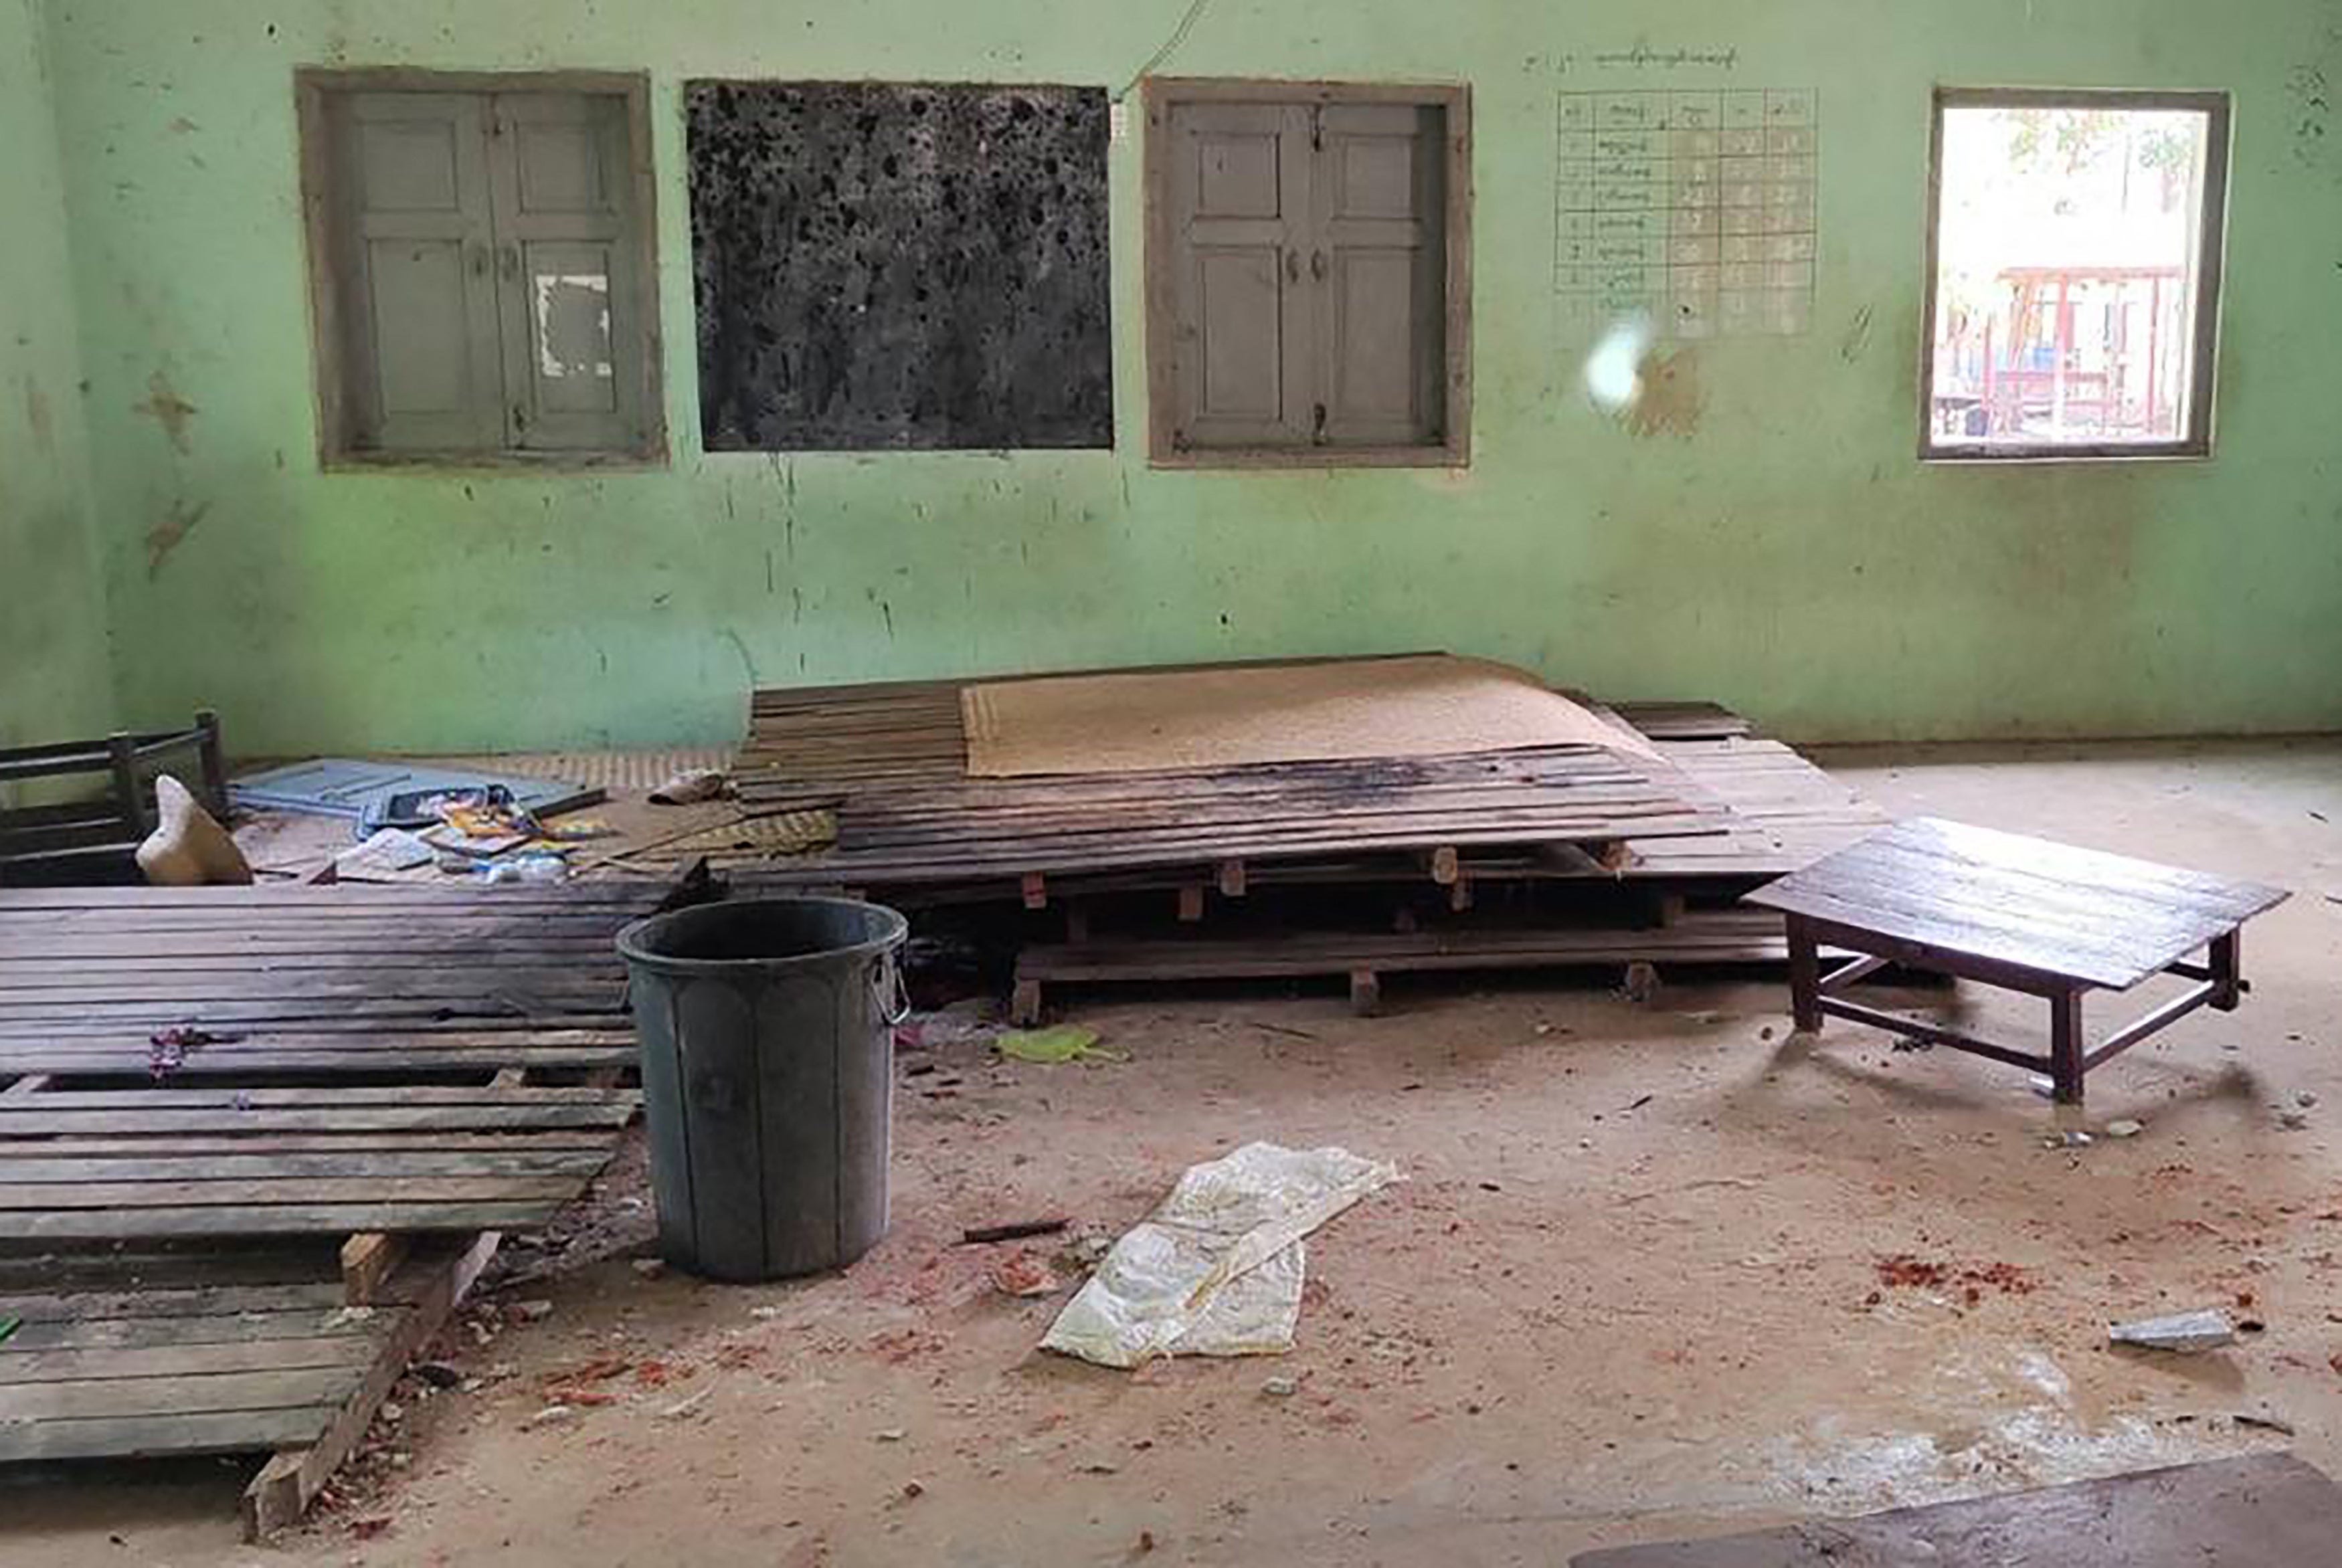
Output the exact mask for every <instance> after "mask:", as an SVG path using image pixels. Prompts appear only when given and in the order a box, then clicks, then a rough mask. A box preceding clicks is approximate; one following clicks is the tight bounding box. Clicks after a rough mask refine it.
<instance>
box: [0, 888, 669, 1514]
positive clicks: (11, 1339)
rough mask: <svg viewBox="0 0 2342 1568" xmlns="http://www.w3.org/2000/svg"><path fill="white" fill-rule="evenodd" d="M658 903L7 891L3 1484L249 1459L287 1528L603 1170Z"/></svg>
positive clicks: (0, 1287) (549, 892) (1, 1199)
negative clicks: (633, 994) (513, 1242)
mask: <svg viewBox="0 0 2342 1568" xmlns="http://www.w3.org/2000/svg"><path fill="white" fill-rule="evenodd" d="M668 894H669V889H668V888H666V886H664V885H662V884H650V883H633V884H616V883H610V884H590V885H586V886H554V887H537V886H524V887H509V888H484V889H473V890H468V891H461V892H451V891H442V890H439V889H425V888H408V887H334V886H326V887H254V888H206V889H148V888H57V889H38V890H35V889H15V890H0V1085H5V1086H0V1322H5V1321H6V1320H8V1319H15V1320H17V1323H18V1326H17V1327H16V1328H15V1330H14V1331H13V1332H12V1333H9V1334H8V1335H7V1336H6V1337H5V1339H0V1462H5V1461H11V1460H57V1459H75V1458H96V1457H120V1456H125V1455H138V1454H163V1453H230V1452H243V1451H261V1452H271V1451H273V1452H274V1453H275V1458H274V1459H272V1460H271V1461H270V1463H269V1464H268V1466H267V1468H266V1469H265V1470H264V1471H263V1472H262V1473H261V1475H260V1477H259V1479H258V1480H257V1481H256V1482H255V1485H254V1487H253V1489H252V1491H251V1492H250V1493H247V1496H246V1513H247V1520H248V1522H249V1523H250V1524H251V1525H252V1526H253V1527H254V1528H255V1530H257V1529H262V1528H266V1527H269V1526H273V1525H275V1524H278V1523H285V1521H287V1520H289V1519H290V1518H293V1517H296V1516H297V1515H298V1513H300V1511H301V1510H302V1509H303V1508H304V1507H305V1505H306V1504H307V1503H308V1501H309V1499H310V1498H311V1497H313V1496H314V1495H315V1492H316V1491H317V1489H318V1488H319V1487H320V1486H321V1485H323V1483H324V1482H325V1478H326V1477H327V1476H328V1475H329V1474H330V1473H332V1471H333V1469H334V1468H335V1465H337V1464H338V1463H340V1461H341V1459H342V1458H343V1457H344V1456H345V1454H346V1453H347V1452H348V1450H349V1449H350V1448H351V1447H352V1446H353V1445H354V1444H355V1443H356V1442H357V1441H358V1439H359V1438H360V1437H361V1436H362V1435H363V1434H364V1433H365V1427H366V1424H367V1422H368V1421H369V1420H370V1419H371V1416H372V1413H373V1411H374V1408H375V1404H376V1403H379V1402H380V1400H381V1399H382V1398H383V1396H384V1395H385V1393H387V1392H388V1390H389V1388H390V1386H391V1384H392V1383H393V1382H394V1381H395V1379H396V1377H397V1376H398V1374H399V1373H400V1371H401V1370H402V1369H403V1367H404V1365H405V1360H406V1358H407V1357H408V1356H409V1355H411V1354H412V1353H415V1350H416V1349H418V1348H419V1347H420V1346H421V1345H422V1343H424V1342H425V1340H427V1339H428V1337H429V1336H430V1335H431V1334H432V1333H435V1332H436V1331H437V1329H438V1327H439V1326H440V1324H441V1323H444V1322H445V1318H446V1315H447V1313H449V1312H450V1311H451V1310H452V1309H453V1307H454V1306H455V1303H456V1302H457V1301H459V1300H460V1299H461V1297H462V1295H463V1293H464V1292H465V1289H467V1288H468V1287H469V1285H470V1283H471V1282H472V1280H473V1278H474V1277H475V1275H476V1274H477V1273H478V1272H479V1270H480V1268H481V1267H482V1266H483V1265H484V1264H485V1262H486V1260H487V1258H488V1256H489V1255H490V1254H491V1253H493V1251H494V1250H495V1243H496V1239H497V1236H498V1234H499V1233H501V1232H503V1231H505V1230H508V1229H517V1228H523V1227H529V1226H535V1225H540V1224H542V1223H545V1221H546V1220H547V1219H549V1218H550V1217H551V1216H552V1215H553V1214H554V1213H555V1211H556V1210H558V1209H559V1208H560V1207H561V1205H563V1204H564V1203H567V1202H569V1201H571V1200H573V1199H575V1197H577V1196H578V1195H579V1194H580V1193H582V1192H583V1191H584V1189H585V1187H586V1183H588V1182H589V1181H590V1180H591V1179H592V1178H593V1176H594V1175H595V1174H596V1172H598V1171H599V1170H600V1169H601V1168H602V1166H603V1165H604V1164H606V1162H607V1160H608V1159H609V1157H610V1155H611V1154H612V1153H614V1152H615V1150H616V1146H617V1140H618V1138H619V1136H620V1135H621V1134H622V1132H623V1130H624V1128H625V1127H626V1124H627V1123H628V1122H629V1121H630V1120H631V1119H632V1117H633V1115H634V1114H635V1112H636V1104H637V1100H638V1096H637V1094H636V1093H635V1092H634V1091H632V1090H629V1089H626V1088H622V1087H619V1086H618V1084H617V1078H618V1075H619V1074H621V1073H622V1072H624V1071H626V1070H628V1069H630V1068H631V1067H632V1065H633V1062H634V1048H633V1034H632V1031H631V1027H630V1024H629V1023H628V1019H627V1015H626V979H625V974H624V971H623V968H622V966H621V964H620V962H619V960H618V958H617V956H616V951H615V948H614V946H613V940H614V938H615V936H616V933H617V931H618V929H619V927H620V926H622V925H624V924H626V922H628V921H630V920H633V919H636V918H638V917H640V916H642V915H645V914H650V913H652V912H653V911H654V910H655V909H656V907H658V905H659V904H661V903H662V902H663V901H664V900H665V899H666V897H667V896H668Z"/></svg>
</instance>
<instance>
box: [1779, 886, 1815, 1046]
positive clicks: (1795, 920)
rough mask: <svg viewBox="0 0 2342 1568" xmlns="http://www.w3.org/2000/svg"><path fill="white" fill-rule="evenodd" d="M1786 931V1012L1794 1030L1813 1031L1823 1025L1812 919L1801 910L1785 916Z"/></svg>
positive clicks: (1813, 1032)
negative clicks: (1792, 1020)
mask: <svg viewBox="0 0 2342 1568" xmlns="http://www.w3.org/2000/svg"><path fill="white" fill-rule="evenodd" d="M1785 920H1786V924H1787V926H1788V933H1789V1012H1790V1014H1791V1016H1792V1017H1794V1018H1795V1019H1796V1021H1797V1033H1798V1034H1818V1033H1820V1031H1821V1026H1822V961H1821V950H1820V948H1819V946H1818V945H1817V944H1816V943H1815V941H1814V925H1813V922H1812V921H1810V920H1807V918H1806V917H1805V916H1804V915H1802V914H1792V915H1787V916H1786V917H1785Z"/></svg>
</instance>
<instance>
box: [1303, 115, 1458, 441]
mask: <svg viewBox="0 0 2342 1568" xmlns="http://www.w3.org/2000/svg"><path fill="white" fill-rule="evenodd" d="M1445 118H1446V116H1445V115H1443V114H1442V112H1441V111H1440V110H1438V109H1437V108H1433V107H1425V106H1418V105H1396V104H1376V105H1345V104H1329V105H1326V106H1325V107H1324V108H1322V109H1320V110H1319V111H1318V135H1317V144H1318V145H1317V149H1316V179H1315V181H1314V182H1313V185H1314V193H1315V196H1316V202H1315V211H1314V214H1313V217H1314V223H1313V233H1312V235H1311V255H1310V268H1311V273H1312V275H1313V278H1314V279H1315V281H1316V283H1317V285H1318V286H1317V287H1316V288H1315V289H1314V290H1313V291H1312V294H1311V304H1312V306H1313V308H1314V310H1315V312H1316V316H1317V332H1316V342H1317V344H1318V365H1317V391H1316V396H1317V399H1318V400H1319V401H1320V402H1321V403H1323V404H1324V405H1325V409H1326V415H1325V418H1324V419H1323V420H1322V421H1321V422H1320V423H1319V425H1318V431H1317V439H1318V440H1320V441H1321V442H1324V443H1325V444H1329V445H1342V446H1418V445H1433V444H1437V443H1438V442H1440V441H1441V440H1442V439H1443V438H1444V436H1445V434H1446V432H1445V431H1444V430H1443V429H1442V428H1441V425H1442V414H1443V408H1444V404H1445V399H1444V398H1443V396H1442V394H1441V381H1442V379H1443V377H1444V375H1445V374H1446V309H1447V303H1446V246H1445V245H1444V243H1443V241H1444V235H1443V233H1442V229H1443V225H1444V221H1445V214H1446V190H1445V184H1446V182H1445V170H1446V165H1445V160H1444V156H1443V153H1444V148H1443V145H1442V144H1443V139H1444V138H1443V134H1442V133H1443V125H1442V122H1443V121H1444V120H1445Z"/></svg>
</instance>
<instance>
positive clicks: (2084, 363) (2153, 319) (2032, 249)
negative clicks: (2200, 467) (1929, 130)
mask: <svg viewBox="0 0 2342 1568" xmlns="http://www.w3.org/2000/svg"><path fill="white" fill-rule="evenodd" d="M1933 168H1934V178H1933V180H1932V182H1931V184H1930V192H1929V195H1930V210H1929V213H1928V263H1927V268H1928V270H1927V343H1926V348H1925V353H1924V355H1923V360H1922V374H1921V396H1922V401H1923V410H1922V417H1923V420H1924V425H1923V434H1922V438H1921V447H1920V454H1921V455H1922V456H1923V457H1926V458H1934V459H1954V460H1974V459H1992V458H2016V459H2033V460H2039V459H2045V458H2080V457H2201V456H2206V455H2208V454H2210V452H2211V449H2212V394H2213V366H2214V360H2215V357H2216V353H2217V345H2218V337H2219V325H2218V324H2219V306H2220V268H2221V249H2222V242H2223V238H2224V231H2225V227H2226V224H2225V219H2226V213H2227V170H2228V99H2227V95H2225V94H2218V93H2159V92H2089V91H2063V90H2043V89H2031V88H2024V89H1969V88H1943V89H1939V90H1938V91H1937V94H1936V110H1935V141H1934V165H1933Z"/></svg>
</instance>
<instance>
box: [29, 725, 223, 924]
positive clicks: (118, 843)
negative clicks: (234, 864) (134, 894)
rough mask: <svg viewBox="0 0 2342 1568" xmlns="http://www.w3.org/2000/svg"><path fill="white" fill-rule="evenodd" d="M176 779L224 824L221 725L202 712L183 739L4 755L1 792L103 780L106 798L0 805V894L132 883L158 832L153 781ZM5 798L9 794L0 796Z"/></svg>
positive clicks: (181, 733)
mask: <svg viewBox="0 0 2342 1568" xmlns="http://www.w3.org/2000/svg"><path fill="white" fill-rule="evenodd" d="M166 773H167V774H174V775H175V776H176V777H177V778H178V780H179V782H180V783H181V784H185V785H186V786H187V789H188V791H189V792H190V793H191V794H194V795H195V799H196V800H197V801H199V802H201V803H202V804H203V807H204V809H205V811H207V812H210V813H211V814H213V815H214V816H215V817H217V818H219V819H220V820H221V821H222V822H225V821H226V820H227V771H226V768H225V765H224V764H222V761H221V757H220V730H219V715H218V714H215V713H212V712H210V711H209V710H208V709H206V710H205V711H203V712H201V713H198V714H196V715H195V725H194V727H193V728H191V729H185V730H161V731H155V732H154V733H151V734H131V733H130V732H128V731H122V732H119V733H117V734H113V735H109V736H107V737H106V738H105V739H104V740H89V741H65V742H59V743H56V744H49V745H38V746H20V747H17V748H15V749H13V750H6V751H0V786H23V785H27V784H35V783H45V782H49V781H63V780H76V781H82V780H86V779H88V778H90V777H91V776H93V775H98V774H103V775H104V776H105V793H103V794H88V795H86V796H85V798H78V799H70V800H64V801H58V802H54V803H48V804H29V805H16V806H10V805H7V804H0V884H7V883H11V882H39V881H51V880H56V879H57V878H58V877H59V876H62V877H63V878H64V879H65V880H68V881H97V880H103V879H104V878H105V876H106V875H107V874H113V875H115V876H117V877H119V876H125V875H129V876H135V868H133V867H132V866H131V864H130V857H131V855H132V854H133V853H134V852H135V851H136V849H137V847H138V842H139V840H141V839H143V838H145V836H146V835H147V834H150V833H152V832H153V831H154V830H155V776H156V775H157V774H166ZM0 793H5V792H0Z"/></svg>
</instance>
